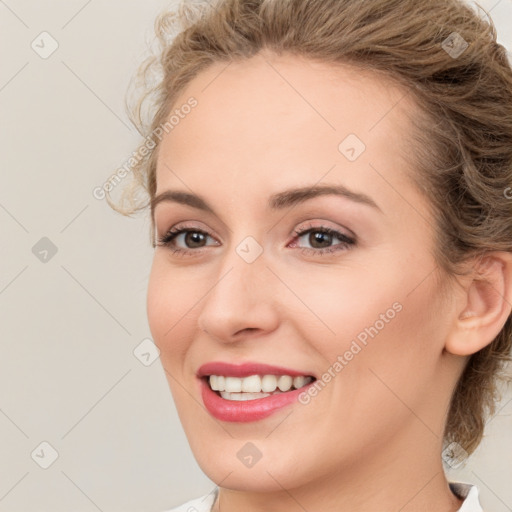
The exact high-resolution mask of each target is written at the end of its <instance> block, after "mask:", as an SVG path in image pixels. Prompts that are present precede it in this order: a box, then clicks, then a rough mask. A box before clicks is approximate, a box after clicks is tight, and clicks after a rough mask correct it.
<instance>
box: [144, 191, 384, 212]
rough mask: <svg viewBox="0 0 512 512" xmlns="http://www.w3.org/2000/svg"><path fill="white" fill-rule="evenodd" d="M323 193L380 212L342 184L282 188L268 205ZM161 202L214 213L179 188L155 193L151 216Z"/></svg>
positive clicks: (367, 198)
mask: <svg viewBox="0 0 512 512" xmlns="http://www.w3.org/2000/svg"><path fill="white" fill-rule="evenodd" d="M325 195H336V196H341V197H344V198H346V199H349V200H351V201H353V202H356V203H359V204H363V205H366V206H370V207H372V208H374V209H376V210H378V211H379V212H381V213H382V210H381V208H380V207H379V205H378V204H377V203H376V202H375V201H374V200H373V199H372V198H371V197H370V196H368V195H366V194H363V193H361V192H354V191H352V190H349V189H348V188H347V187H345V186H344V185H314V186H311V187H301V188H293V189H289V190H284V191H283V192H279V193H277V194H274V195H272V196H270V198H269V200H268V205H269V207H270V208H271V209H272V210H282V209H284V208H288V207H290V206H295V205H298V204H300V203H303V202H305V201H308V200H310V199H313V198H315V197H320V196H325ZM162 202H174V203H179V204H184V205H187V206H191V207H193V208H197V209H198V210H203V211H205V212H208V213H212V214H214V215H216V213H215V211H214V209H213V208H212V207H211V206H210V205H209V204H208V203H207V202H206V201H205V200H204V199H203V198H202V197H201V196H198V195H196V194H191V193H189V192H184V191H179V190H166V191H164V192H162V193H160V194H158V195H156V196H155V197H154V198H153V199H152V200H151V202H150V205H151V215H152V216H153V214H154V211H155V208H156V206H157V205H158V204H160V203H162Z"/></svg>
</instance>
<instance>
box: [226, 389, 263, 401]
mask: <svg viewBox="0 0 512 512" xmlns="http://www.w3.org/2000/svg"><path fill="white" fill-rule="evenodd" d="M270 395H271V393H228V392H227V391H221V392H220V396H221V397H222V398H224V399H225V400H234V401H236V402H242V401H244V400H256V399H257V398H265V397H266V396H270Z"/></svg>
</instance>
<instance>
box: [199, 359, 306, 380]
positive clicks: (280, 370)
mask: <svg viewBox="0 0 512 512" xmlns="http://www.w3.org/2000/svg"><path fill="white" fill-rule="evenodd" d="M210 375H223V376H225V377H249V376H250V375H290V377H299V376H301V375H304V376H305V377H308V376H310V377H313V375H312V374H311V373H309V372H303V371H300V370H292V369H291V368H284V367H282V366H274V365H269V364H264V363H257V362H250V361H249V362H245V363H241V364H233V363H226V362H223V361H211V362H209V363H206V364H203V365H202V366H200V367H199V369H198V370H197V376H198V377H205V376H210Z"/></svg>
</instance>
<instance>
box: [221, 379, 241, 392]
mask: <svg viewBox="0 0 512 512" xmlns="http://www.w3.org/2000/svg"><path fill="white" fill-rule="evenodd" d="M224 391H228V392H229V393H237V392H238V393H239V392H240V391H242V379H237V378H236V377H226V385H225V386H224Z"/></svg>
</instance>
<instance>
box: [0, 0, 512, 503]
mask: <svg viewBox="0 0 512 512" xmlns="http://www.w3.org/2000/svg"><path fill="white" fill-rule="evenodd" d="M173 5H175V4H174V3H172V4H169V2H165V1H162V0H146V1H142V0H124V1H123V2H114V1H112V0H88V1H87V0H65V1H64V0H39V1H37V2H36V1H26V0H25V1H22V0H5V1H4V0H0V48H1V66H0V140H1V152H0V158H1V165H0V172H1V186H0V236H1V242H0V263H1V264H0V340H1V341H0V348H1V351H0V511H9V512H16V511H24V512H32V511H44V510H51V511H53V512H60V511H63V512H64V511H66V512H68V511H69V510H74V511H84V512H86V511H91V512H92V511H95V510H100V511H104V512H108V511H126V512H128V511H145V512H150V511H155V512H158V511H161V510H164V509H166V508H170V507H172V506H174V505H177V504H179V503H182V502H184V501H186V500H188V499H191V498H193V497H196V496H200V495H202V494H205V493H207V492H210V491H211V490H212V489H213V488H214V486H215V485H214V483H213V482H211V481H210V480H209V479H208V478H206V477H205V476H204V475H203V474H202V472H201V471H200V469H199V468H198V466H197V464H196V463H195V461H194V458H193V456H192V454H191V452H190V449H189V447H188V444H187V441H186V438H185V435H184V433H183V431H182V428H181V425H180V423H179V420H178V417H177V414H176V410H175V408H174V405H173V402H172V399H171V395H170V392H169V389H168V384H167V381H166V379H165V374H164V371H163V369H162V367H161V364H160V360H159V359H158V358H157V359H155V360H153V356H152V355H147V354H148V353H150V351H149V352H148V348H149V349H150V347H151V342H150V341H148V340H147V338H150V337H151V334H150V331H149V327H148V324H147V319H146V303H145V301H146V286H147V280H148V275H149V271H150V265H151V258H152V251H153V249H152V248H151V246H150V243H149V235H148V232H149V221H148V217H147V215H144V214H142V215H140V216H139V217H136V218H133V219H129V218H125V217H122V216H121V215H119V214H116V213H115V212H113V211H112V210H111V209H110V207H109V206H108V205H107V203H106V202H105V201H104V200H98V199H96V198H95V197H94V195H93V190H94V189H95V187H98V186H101V185H102V184H103V183H104V182H105V180H106V179H108V177H109V176H110V175H111V174H112V173H113V172H114V171H115V170H116V169H117V168H119V167H120V166H121V165H123V164H124V162H125V161H126V160H127V158H128V157H129V156H130V155H131V153H132V151H134V150H135V148H136V144H137V143H138V141H139V136H138V134H137V132H136V130H135V129H134V128H132V127H131V125H130V123H129V121H128V118H127V116H126V114H125V111H124V95H125V92H126V88H127V86H128V82H129V79H130V77H131V75H132V74H133V72H134V71H135V69H136V67H137V65H138V63H139V62H140V60H141V58H142V57H143V55H145V54H146V49H147V46H148V44H149V43H150V42H151V40H152V39H153V37H154V35H153V21H154V18H155V16H156V14H157V13H158V12H159V11H160V10H161V9H163V8H165V7H166V6H173ZM481 5H482V6H483V7H485V8H486V9H488V10H489V9H490V10H491V15H492V16H493V19H494V20H495V22H496V24H497V27H498V32H499V34H500V42H502V43H503V44H504V45H506V46H507V48H512V1H511V0H501V1H498V0H489V1H482V2H481ZM57 45H58V46H57ZM52 51H53V53H51V52H52ZM48 53H51V55H48ZM144 340H145V341H144ZM148 343H149V344H148ZM145 354H146V355H145ZM150 360H152V362H151V364H149V363H150ZM500 407H501V409H500V412H499V415H498V416H497V417H496V418H494V419H493V420H492V421H491V422H490V423H489V424H488V428H487V435H486V438H485V440H484V442H483V443H482V445H481V446H480V448H479V449H478V451H477V452H476V453H475V454H474V455H473V456H472V457H471V458H470V459H469V460H468V461H467V462H466V464H465V465H464V466H461V467H459V468H455V469H450V468H448V476H449V478H450V479H452V480H461V481H467V482H472V483H475V484H477V485H478V486H479V488H480V492H481V496H482V503H483V504H484V508H486V510H489V511H493V512H505V511H510V510H512V486H510V481H511V477H512V394H508V395H506V396H505V397H504V399H503V401H502V403H501V406H500ZM411 457H414V454H411Z"/></svg>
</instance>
